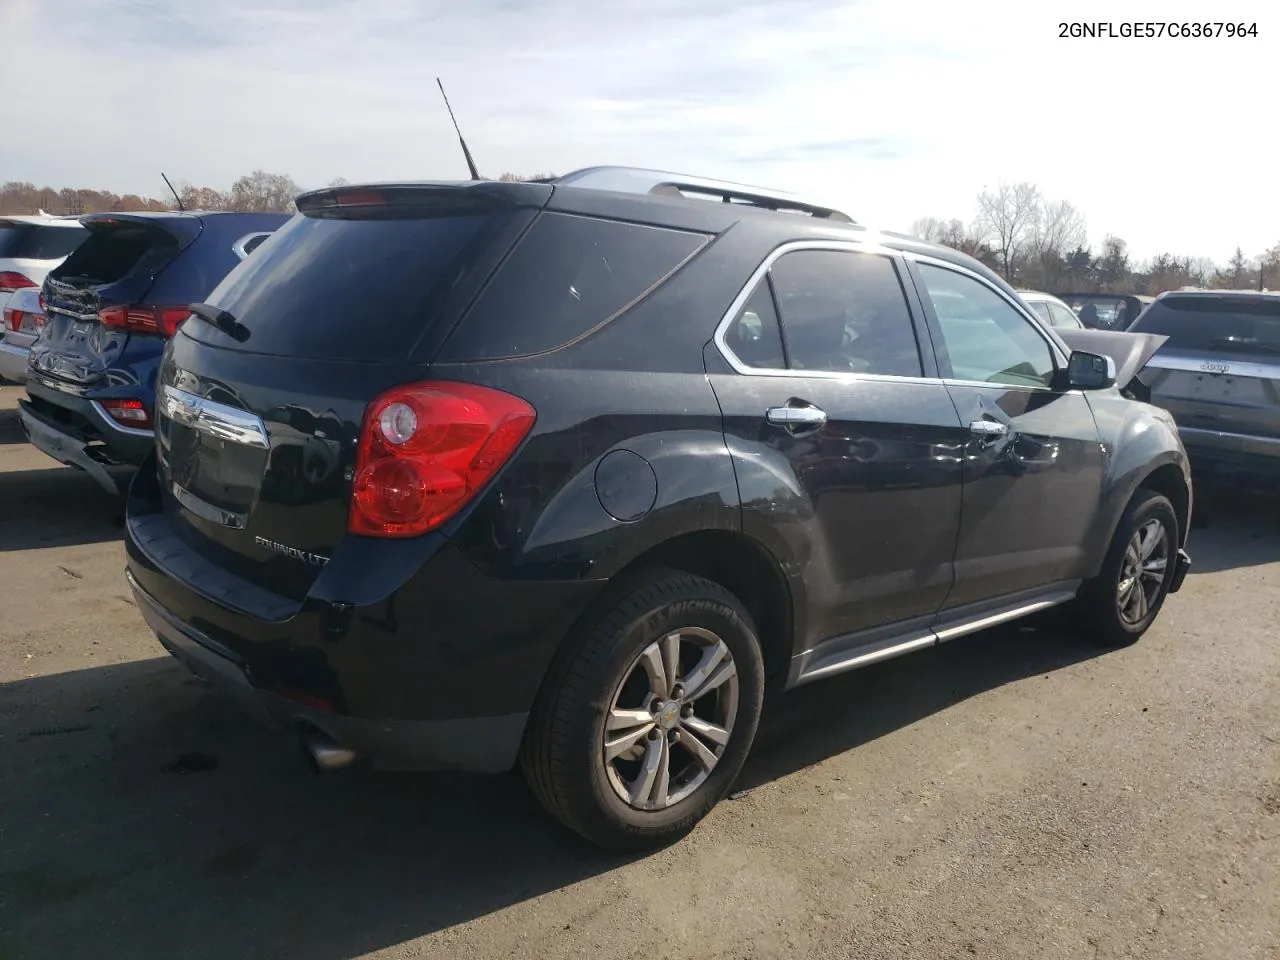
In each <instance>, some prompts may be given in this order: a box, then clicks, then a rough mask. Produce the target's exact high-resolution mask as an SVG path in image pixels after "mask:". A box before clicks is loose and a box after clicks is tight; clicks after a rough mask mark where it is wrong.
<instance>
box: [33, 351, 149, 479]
mask: <svg viewBox="0 0 1280 960" xmlns="http://www.w3.org/2000/svg"><path fill="white" fill-rule="evenodd" d="M27 394H28V395H29V396H30V397H31V398H32V399H34V400H39V401H40V403H41V404H47V405H48V406H47V408H46V409H51V410H54V411H55V415H54V416H48V415H44V414H40V416H41V417H42V419H43V420H44V421H45V422H46V423H48V424H50V425H51V426H53V427H54V428H56V429H58V430H59V431H61V432H62V433H64V434H66V435H68V436H72V437H77V438H79V439H80V440H81V441H82V442H83V443H86V444H87V443H89V442H91V441H92V442H93V443H94V445H95V446H101V447H102V448H103V452H104V453H105V455H106V456H107V457H108V458H109V459H110V460H111V461H113V462H115V463H121V464H128V465H129V466H132V467H137V466H138V465H139V464H141V463H142V461H144V460H145V459H146V458H147V457H148V456H150V454H151V451H152V450H153V449H154V448H155V432H154V431H152V430H149V429H147V430H139V429H137V428H134V427H125V426H121V425H120V424H118V423H116V421H114V420H112V419H111V417H109V416H107V413H106V411H105V410H103V408H102V405H101V403H99V402H98V399H96V395H90V396H82V395H80V394H78V393H69V392H67V391H66V390H65V389H56V388H54V387H51V386H49V385H48V384H47V383H46V382H44V381H43V380H42V379H41V378H40V375H39V374H33V375H29V376H28V377H27ZM107 395H108V396H112V397H115V396H124V394H123V393H120V392H119V391H115V392H112V393H110V394H107ZM128 396H129V397H130V398H132V399H138V400H141V401H143V403H145V404H147V406H148V407H150V406H151V404H152V402H153V397H152V395H151V394H150V393H149V392H139V391H137V390H134V391H131V392H129V393H128ZM32 412H33V413H39V411H38V410H33V411H32ZM64 462H65V461H64Z"/></svg>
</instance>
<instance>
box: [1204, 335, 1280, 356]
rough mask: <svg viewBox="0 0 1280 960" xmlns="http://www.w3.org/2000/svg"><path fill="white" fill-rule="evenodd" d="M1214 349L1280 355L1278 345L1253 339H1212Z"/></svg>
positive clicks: (1279, 346)
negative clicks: (1231, 349)
mask: <svg viewBox="0 0 1280 960" xmlns="http://www.w3.org/2000/svg"><path fill="white" fill-rule="evenodd" d="M1210 342H1211V343H1212V344H1213V345H1214V346H1215V347H1234V348H1236V349H1237V350H1244V351H1248V350H1256V351H1258V352H1259V353H1280V343H1266V342H1264V341H1262V340H1255V339H1254V338H1253V337H1214V338H1213V340H1211V341H1210Z"/></svg>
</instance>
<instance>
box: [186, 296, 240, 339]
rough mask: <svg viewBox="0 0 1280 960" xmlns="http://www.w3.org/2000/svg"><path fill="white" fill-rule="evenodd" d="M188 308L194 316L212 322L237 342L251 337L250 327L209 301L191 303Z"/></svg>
mask: <svg viewBox="0 0 1280 960" xmlns="http://www.w3.org/2000/svg"><path fill="white" fill-rule="evenodd" d="M187 309H188V310H190V311H191V315H192V316H193V317H199V318H200V319H201V320H203V321H204V322H205V323H208V324H212V325H213V326H215V327H217V328H218V329H219V330H221V331H222V332H223V333H225V334H226V335H227V336H228V337H230V338H231V339H232V340H235V341H236V342H237V343H244V342H245V341H246V340H248V339H249V328H248V327H246V326H245V325H244V324H243V323H241V322H240V321H239V320H237V319H236V318H235V317H234V316H232V315H231V314H230V313H229V312H227V311H226V310H223V309H222V308H221V307H215V306H212V305H211V304H208V303H189V304H187Z"/></svg>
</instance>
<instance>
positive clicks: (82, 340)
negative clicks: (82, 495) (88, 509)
mask: <svg viewBox="0 0 1280 960" xmlns="http://www.w3.org/2000/svg"><path fill="white" fill-rule="evenodd" d="M288 219H289V218H288V217H287V216H286V215H284V214H277V213H155V214H153V213H109V214H108V213H102V214H90V215H88V216H84V217H81V218H80V222H81V223H82V224H83V225H84V226H85V227H87V228H88V230H89V236H88V238H87V239H86V240H85V241H84V242H83V243H82V244H81V245H80V246H79V247H77V248H76V250H75V251H74V252H73V253H72V254H71V255H70V256H69V257H67V259H66V260H65V261H63V263H62V264H61V265H59V266H58V267H57V268H56V269H54V270H53V271H52V272H51V273H50V274H49V275H48V277H46V278H45V281H44V287H43V290H42V293H43V296H44V301H45V315H46V322H45V326H44V329H43V331H42V332H41V335H40V337H39V338H38V339H37V340H36V341H35V342H34V343H33V344H32V346H31V353H30V356H29V357H28V359H27V399H26V400H19V401H18V404H19V408H20V409H19V416H20V417H21V421H22V427H23V430H24V431H25V432H26V434H27V438H28V439H29V440H30V441H31V443H32V444H33V445H34V446H36V447H37V448H38V449H40V450H41V451H43V452H44V453H46V454H48V455H49V456H51V457H53V458H54V459H55V460H58V461H59V462H61V463H65V464H68V465H70V466H74V467H77V468H79V469H81V470H84V471H85V472H87V473H88V474H90V475H91V476H92V477H93V478H94V479H95V480H97V481H98V482H99V483H100V484H102V486H104V487H105V488H106V489H107V490H110V491H112V492H115V491H116V490H117V480H118V479H120V478H121V477H122V475H123V476H127V475H128V474H129V473H131V472H132V469H133V468H134V467H136V466H137V465H138V464H139V463H141V462H142V461H143V460H144V459H145V458H146V456H147V455H148V454H149V453H150V452H151V449H152V446H153V445H154V442H155V437H154V430H153V425H152V420H151V415H152V406H153V402H154V392H153V391H154V386H155V377H156V370H157V368H158V367H159V365H160V357H161V354H162V353H163V352H164V345H165V342H166V339H167V338H168V337H171V336H172V335H173V332H174V330H176V329H177V327H178V325H179V324H181V323H182V322H183V321H184V320H185V319H186V316H187V304H189V303H191V302H192V301H197V300H203V299H204V298H205V297H207V296H208V295H209V292H210V291H211V290H212V289H213V288H214V287H215V286H217V284H218V282H219V281H220V280H221V279H222V278H223V277H225V276H226V275H227V273H228V272H230V270H231V269H232V267H234V266H235V265H236V264H238V263H239V262H240V261H241V260H243V259H244V258H245V257H246V256H248V255H249V253H250V252H252V251H253V249H254V248H255V247H257V246H258V245H259V244H261V243H262V242H263V240H264V239H265V238H266V237H268V236H270V235H271V233H272V232H273V231H274V230H275V229H276V228H277V227H279V226H280V225H281V224H282V223H284V222H286V221H287V220H288Z"/></svg>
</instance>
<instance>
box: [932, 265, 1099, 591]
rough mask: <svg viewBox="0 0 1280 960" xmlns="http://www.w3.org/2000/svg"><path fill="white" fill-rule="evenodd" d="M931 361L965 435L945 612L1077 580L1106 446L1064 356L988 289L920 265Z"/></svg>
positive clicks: (961, 275) (964, 274)
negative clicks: (1073, 386) (1065, 373)
mask: <svg viewBox="0 0 1280 960" xmlns="http://www.w3.org/2000/svg"><path fill="white" fill-rule="evenodd" d="M915 271H916V275H917V277H918V278H919V280H920V282H921V285H922V286H923V290H922V294H923V295H924V296H923V299H925V301H926V304H925V307H926V310H930V308H931V313H932V316H931V317H930V321H931V325H932V330H933V332H934V348H935V352H936V355H937V360H938V365H939V368H940V370H941V371H942V373H943V375H944V377H946V378H947V379H946V384H947V389H948V390H949V391H950V393H951V397H952V399H953V400H954V401H955V405H956V410H957V412H958V413H959V415H960V420H961V422H962V423H963V424H964V425H965V426H966V428H967V429H968V431H969V438H968V444H967V449H966V452H965V456H964V506H963V509H962V511H961V519H960V536H959V539H958V541H957V544H956V555H955V587H954V589H953V590H952V591H951V593H950V595H949V596H948V597H947V600H946V603H945V605H944V609H950V608H953V607H958V606H963V605H965V604H969V603H975V602H979V601H984V600H991V599H995V598H998V597H1003V596H1007V595H1009V594H1015V593H1018V592H1020V591H1026V590H1033V589H1036V588H1041V587H1046V586H1048V585H1051V584H1059V583H1062V582H1064V581H1070V580H1074V579H1077V578H1080V577H1082V576H1084V575H1085V573H1086V572H1087V566H1088V559H1089V558H1088V556H1087V554H1086V550H1085V538H1086V534H1087V531H1088V530H1089V529H1090V527H1091V525H1092V523H1093V520H1094V517H1095V515H1096V513H1097V510H1098V505H1099V503H1100V500H1101V490H1102V479H1103V469H1104V464H1103V454H1102V444H1101V441H1100V438H1099V436H1098V429H1097V425H1096V424H1095V423H1094V419H1093V412H1092V410H1091V409H1090V407H1089V403H1088V401H1087V400H1086V399H1085V397H1084V394H1082V393H1080V392H1079V391H1066V390H1058V389H1055V384H1056V383H1057V379H1058V378H1057V376H1056V373H1057V370H1058V368H1059V367H1060V366H1063V365H1065V358H1064V357H1062V356H1061V351H1060V350H1058V349H1057V348H1056V347H1055V346H1054V345H1053V344H1052V343H1051V341H1050V339H1049V337H1048V336H1047V335H1046V334H1045V332H1044V331H1043V330H1042V329H1040V328H1039V327H1038V326H1037V324H1036V323H1035V322H1034V321H1033V320H1032V319H1031V318H1030V317H1028V316H1027V315H1026V313H1025V312H1023V311H1022V310H1020V309H1018V308H1017V307H1016V306H1015V305H1014V304H1013V302H1012V301H1011V300H1010V299H1009V298H1008V297H1007V296H1005V295H1004V294H1003V293H1002V292H1001V291H999V290H998V289H997V288H996V287H995V286H994V285H992V284H990V283H988V282H987V281H986V280H984V279H982V278H980V277H979V276H978V275H976V274H974V273H970V272H968V271H963V270H961V269H958V268H955V267H953V266H950V265H946V264H943V263H940V262H939V263H934V262H917V263H916V264H915Z"/></svg>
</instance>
